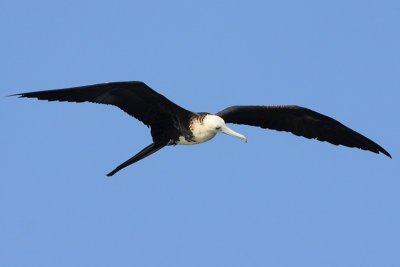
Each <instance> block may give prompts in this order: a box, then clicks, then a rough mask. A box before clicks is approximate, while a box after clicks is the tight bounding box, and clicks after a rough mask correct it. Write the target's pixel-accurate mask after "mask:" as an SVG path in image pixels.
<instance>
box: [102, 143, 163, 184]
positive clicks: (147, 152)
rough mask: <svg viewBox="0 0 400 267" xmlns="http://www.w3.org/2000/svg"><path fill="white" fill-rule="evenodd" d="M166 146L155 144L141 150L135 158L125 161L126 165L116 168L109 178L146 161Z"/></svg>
mask: <svg viewBox="0 0 400 267" xmlns="http://www.w3.org/2000/svg"><path fill="white" fill-rule="evenodd" d="M165 146H166V145H165V144H156V143H153V144H151V145H149V146H147V147H145V148H144V149H143V150H141V151H140V152H139V153H137V154H136V155H135V156H133V157H132V158H130V159H128V160H127V161H125V162H124V163H122V164H121V165H119V166H118V167H117V168H115V170H113V171H112V172H110V173H109V174H107V176H113V175H114V174H115V173H116V172H118V171H120V170H121V169H123V168H125V167H128V166H129V165H131V164H133V163H135V162H137V161H139V160H141V159H144V158H145V157H147V156H150V155H151V154H153V153H155V152H157V151H158V150H160V149H161V148H163V147H165Z"/></svg>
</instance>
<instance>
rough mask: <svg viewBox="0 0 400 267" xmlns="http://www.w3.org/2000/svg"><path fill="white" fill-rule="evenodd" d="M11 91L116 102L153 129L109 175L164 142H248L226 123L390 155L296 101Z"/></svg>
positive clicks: (98, 88)
mask: <svg viewBox="0 0 400 267" xmlns="http://www.w3.org/2000/svg"><path fill="white" fill-rule="evenodd" d="M12 96H19V97H29V98H37V99H39V100H48V101H67V102H77V103H81V102H92V103H97V104H107V105H114V106H117V107H119V108H120V109H122V110H123V111H125V112H126V113H128V114H129V115H131V116H133V117H135V118H136V119H138V120H140V121H141V122H143V123H144V124H145V125H147V126H148V127H150V128H151V136H152V138H153V143H152V144H150V145H149V146H147V147H145V148H144V149H143V150H141V151H140V152H139V153H137V154H136V155H134V156H133V157H132V158H130V159H128V160H127V161H125V162H124V163H122V164H121V165H119V166H118V167H117V168H115V169H114V170H113V171H112V172H110V173H109V174H107V176H112V175H114V174H115V173H116V172H118V171H120V170H121V169H123V168H125V167H127V166H129V165H131V164H133V163H135V162H137V161H139V160H141V159H144V158H145V157H147V156H150V155H151V154H153V153H155V152H157V151H158V150H160V149H161V148H163V147H165V146H171V145H195V144H200V143H203V142H206V141H209V140H211V139H212V138H214V136H215V135H216V134H217V133H224V134H228V135H231V136H233V137H237V138H239V139H242V140H243V141H245V142H247V139H246V137H245V136H244V135H242V134H240V133H237V132H235V131H234V130H232V129H230V128H229V127H228V126H226V123H234V124H246V125H250V126H258V127H261V128H264V129H272V130H277V131H286V132H291V133H293V134H295V135H297V136H303V137H306V138H310V139H317V140H319V141H326V142H329V143H331V144H334V145H343V146H348V147H356V148H360V149H363V150H369V151H371V152H374V153H379V152H381V153H383V154H385V155H386V156H388V157H390V158H391V156H390V154H389V153H388V152H387V151H386V150H385V149H383V148H382V147H381V146H379V145H378V144H376V143H375V142H373V141H372V140H370V139H368V138H367V137H365V136H363V135H361V134H359V133H357V132H356V131H354V130H352V129H350V128H348V127H346V126H344V125H343V124H341V123H340V122H338V121H337V120H334V119H332V118H330V117H328V116H325V115H322V114H320V113H318V112H315V111H312V110H310V109H307V108H303V107H299V106H292V105H290V106H232V107H228V108H226V109H224V110H222V111H220V112H218V113H217V114H215V115H213V114H210V113H203V112H200V113H196V112H191V111H189V110H186V109H184V108H182V107H180V106H178V105H176V104H175V103H173V102H172V101H170V100H168V99H167V98H166V97H165V96H163V95H161V94H159V93H157V92H156V91H154V90H153V89H151V88H150V87H149V86H147V85H146V84H145V83H143V82H138V81H131V82H111V83H101V84H94V85H88V86H80V87H73V88H66V89H57V90H47V91H38V92H30V93H21V94H15V95H12Z"/></svg>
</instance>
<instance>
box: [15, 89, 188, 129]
mask: <svg viewBox="0 0 400 267" xmlns="http://www.w3.org/2000/svg"><path fill="white" fill-rule="evenodd" d="M15 95H16V96H20V97H30V98H37V99H40V100H48V101H68V102H78V103H80V102H92V103H98V104H108V105H114V106H117V107H119V108H120V109H122V110H123V111H125V112H126V113H128V114H129V115H131V116H133V117H135V118H136V119H138V120H140V121H141V122H143V123H144V124H146V125H148V126H152V125H155V124H160V123H162V122H163V121H168V122H169V121H170V120H171V117H173V116H176V117H179V116H190V114H191V112H189V111H187V110H186V109H184V108H182V107H180V106H178V105H176V104H175V103H173V102H171V101H170V100H168V99H167V98H166V97H165V96H163V95H161V94H159V93H157V92H156V91H154V90H153V89H151V88H150V87H149V86H147V85H146V84H145V83H143V82H112V83H101V84H94V85H87V86H80V87H73V88H66V89H57V90H47V91H39V92H30V93H21V94H15Z"/></svg>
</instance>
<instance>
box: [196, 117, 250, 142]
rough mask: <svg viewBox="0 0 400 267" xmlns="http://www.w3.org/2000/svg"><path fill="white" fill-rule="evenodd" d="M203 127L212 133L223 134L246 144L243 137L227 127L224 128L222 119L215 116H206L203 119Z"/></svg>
mask: <svg viewBox="0 0 400 267" xmlns="http://www.w3.org/2000/svg"><path fill="white" fill-rule="evenodd" d="M203 125H204V127H205V128H206V129H207V130H208V131H210V132H213V133H215V134H217V133H224V134H228V135H230V136H233V137H237V138H240V139H242V140H243V141H245V142H247V139H246V137H245V136H244V135H242V134H240V133H237V132H235V131H234V130H232V129H231V128H229V127H228V126H226V124H225V121H224V119H222V118H221V117H219V116H217V115H211V114H208V115H207V116H206V117H205V118H204V121H203Z"/></svg>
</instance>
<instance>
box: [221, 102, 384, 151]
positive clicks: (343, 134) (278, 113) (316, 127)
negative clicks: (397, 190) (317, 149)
mask: <svg viewBox="0 0 400 267" xmlns="http://www.w3.org/2000/svg"><path fill="white" fill-rule="evenodd" d="M217 115H218V116H220V117H222V118H223V119H224V120H225V122H227V123H236V124H247V125H251V126H258V127H261V128H268V129H273V130H277V131H286V132H291V133H293V134H295V135H298V136H304V137H306V138H310V139H317V140H319V141H327V142H329V143H331V144H334V145H344V146H348V147H357V148H360V149H364V150H369V151H372V152H374V153H379V152H382V153H383V154H385V155H386V156H388V157H391V156H390V154H389V153H388V152H387V151H386V150H385V149H383V148H382V147H381V146H379V145H378V144H376V143H375V142H373V141H371V140H370V139H368V138H367V137H365V136H363V135H361V134H359V133H357V132H355V131H353V130H352V129H350V128H348V127H346V126H344V125H343V124H341V123H340V122H338V121H336V120H334V119H332V118H330V117H328V116H325V115H322V114H320V113H318V112H315V111H312V110H310V109H307V108H303V107H299V106H232V107H229V108H226V109H224V110H222V111H220V112H219V113H217Z"/></svg>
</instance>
